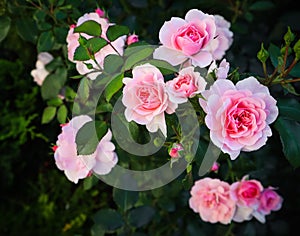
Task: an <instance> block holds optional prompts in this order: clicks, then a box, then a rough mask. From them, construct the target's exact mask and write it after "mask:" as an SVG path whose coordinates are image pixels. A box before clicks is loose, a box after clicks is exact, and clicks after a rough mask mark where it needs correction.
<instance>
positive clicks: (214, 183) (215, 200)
mask: <svg viewBox="0 0 300 236" xmlns="http://www.w3.org/2000/svg"><path fill="white" fill-rule="evenodd" d="M229 189H230V185H229V184H228V183H226V182H224V181H221V180H219V179H211V178H209V177H206V178H204V179H201V180H198V181H196V182H195V184H194V186H193V187H192V189H191V195H192V196H191V198H190V200H189V205H190V208H192V209H193V211H194V212H199V214H200V217H201V219H202V220H203V221H206V222H210V223H217V222H220V223H222V224H229V223H230V222H231V220H232V217H233V214H234V212H235V207H236V205H235V201H234V200H232V199H231V198H230V194H229Z"/></svg>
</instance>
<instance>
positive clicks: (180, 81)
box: [166, 66, 207, 104]
mask: <svg viewBox="0 0 300 236" xmlns="http://www.w3.org/2000/svg"><path fill="white" fill-rule="evenodd" d="M206 84H207V83H206V81H205V80H204V78H203V77H202V76H200V73H199V72H194V67H192V66H190V67H186V68H184V69H182V70H181V71H179V74H178V76H177V77H176V78H174V79H173V80H169V81H168V82H166V86H167V91H168V94H169V97H170V100H171V101H172V102H174V103H177V104H180V103H184V102H187V101H188V98H191V97H193V96H195V95H196V94H199V93H201V92H202V91H204V90H205V87H206Z"/></svg>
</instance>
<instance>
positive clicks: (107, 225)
mask: <svg viewBox="0 0 300 236" xmlns="http://www.w3.org/2000/svg"><path fill="white" fill-rule="evenodd" d="M93 219H94V222H95V224H97V225H100V226H101V227H103V229H104V230H105V231H109V232H114V231H115V230H116V229H118V228H121V227H122V226H123V225H124V222H123V219H122V217H121V215H120V214H119V213H118V212H117V211H116V210H114V209H101V210H99V211H98V212H97V213H96V214H95V215H94V217H93Z"/></svg>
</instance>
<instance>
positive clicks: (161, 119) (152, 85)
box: [122, 63, 177, 136]
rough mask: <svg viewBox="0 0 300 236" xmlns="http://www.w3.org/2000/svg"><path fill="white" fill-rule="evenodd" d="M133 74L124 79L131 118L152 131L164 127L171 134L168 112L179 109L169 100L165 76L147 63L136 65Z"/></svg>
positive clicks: (128, 119) (127, 110) (126, 110)
mask: <svg viewBox="0 0 300 236" xmlns="http://www.w3.org/2000/svg"><path fill="white" fill-rule="evenodd" d="M132 76H133V78H128V77H125V78H124V79H123V83H124V84H125V87H124V88H123V98H122V102H123V104H124V105H125V107H126V109H125V117H126V119H127V121H128V122H130V121H135V122H136V123H138V124H142V125H146V128H147V129H148V130H149V131H150V132H156V131H157V130H158V129H160V130H161V131H162V133H163V134H164V135H165V136H167V127H166V122H165V114H164V113H165V112H167V113H168V114H171V113H173V112H175V109H176V108H177V104H175V103H172V102H171V101H170V100H169V96H168V94H167V90H166V85H165V83H164V77H163V75H162V74H161V72H160V71H159V69H157V68H156V67H154V66H153V65H151V64H149V63H147V64H143V65H140V66H136V67H135V68H133V70H132Z"/></svg>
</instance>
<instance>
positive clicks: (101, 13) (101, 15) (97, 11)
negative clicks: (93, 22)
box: [95, 8, 105, 18]
mask: <svg viewBox="0 0 300 236" xmlns="http://www.w3.org/2000/svg"><path fill="white" fill-rule="evenodd" d="M95 12H96V13H97V14H98V15H99V17H102V18H103V17H104V16H105V11H103V10H101V9H100V8H97V9H96V10H95Z"/></svg>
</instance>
